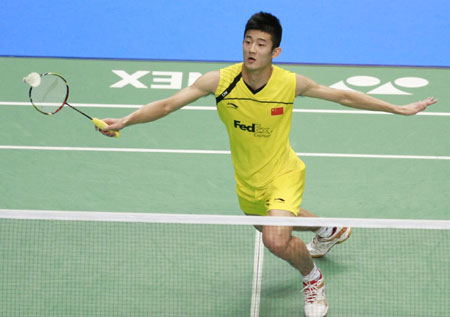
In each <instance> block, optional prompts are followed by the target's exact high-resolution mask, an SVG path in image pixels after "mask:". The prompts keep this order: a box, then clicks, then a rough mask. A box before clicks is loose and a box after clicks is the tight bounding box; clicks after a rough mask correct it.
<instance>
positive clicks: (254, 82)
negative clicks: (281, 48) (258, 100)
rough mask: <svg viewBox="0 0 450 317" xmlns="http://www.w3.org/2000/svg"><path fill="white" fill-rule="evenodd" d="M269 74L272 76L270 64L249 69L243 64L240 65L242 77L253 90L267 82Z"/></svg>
mask: <svg viewBox="0 0 450 317" xmlns="http://www.w3.org/2000/svg"><path fill="white" fill-rule="evenodd" d="M270 76H272V65H269V66H268V67H265V68H263V69H258V70H249V69H247V68H246V67H245V65H244V66H243V67H242V79H243V80H244V81H245V83H246V84H247V85H249V86H250V87H251V88H252V89H254V90H258V89H259V88H261V87H262V86H264V85H265V84H267V82H268V81H269V79H270Z"/></svg>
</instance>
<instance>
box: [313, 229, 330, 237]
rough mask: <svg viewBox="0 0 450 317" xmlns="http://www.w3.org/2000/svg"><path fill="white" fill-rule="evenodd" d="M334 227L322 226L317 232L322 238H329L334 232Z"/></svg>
mask: <svg viewBox="0 0 450 317" xmlns="http://www.w3.org/2000/svg"><path fill="white" fill-rule="evenodd" d="M333 229H334V228H333V227H321V228H320V229H319V230H317V231H316V234H317V235H319V237H321V238H328V237H329V236H331V234H332V233H333Z"/></svg>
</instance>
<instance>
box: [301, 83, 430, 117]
mask: <svg viewBox="0 0 450 317" xmlns="http://www.w3.org/2000/svg"><path fill="white" fill-rule="evenodd" d="M296 93H297V95H302V96H306V97H312V98H320V99H324V100H328V101H332V102H336V103H339V104H341V105H343V106H347V107H352V108H357V109H365V110H372V111H384V112H390V113H395V114H401V115H414V114H416V113H418V112H420V111H423V110H425V109H426V108H427V107H428V106H430V105H432V104H435V103H436V102H438V100H437V99H435V98H427V99H425V100H421V101H417V102H413V103H410V104H407V105H403V106H398V105H393V104H391V103H388V102H385V101H383V100H380V99H377V98H374V97H371V96H369V95H366V94H363V93H360V92H355V91H347V90H339V89H334V88H330V87H327V86H322V85H319V84H317V83H315V82H314V81H313V80H311V79H309V78H307V77H305V76H301V75H297V91H296Z"/></svg>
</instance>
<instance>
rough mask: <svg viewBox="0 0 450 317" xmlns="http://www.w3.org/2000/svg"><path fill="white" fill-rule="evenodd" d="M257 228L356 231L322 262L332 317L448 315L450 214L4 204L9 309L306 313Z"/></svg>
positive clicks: (0, 300)
mask: <svg viewBox="0 0 450 317" xmlns="http://www.w3.org/2000/svg"><path fill="white" fill-rule="evenodd" d="M253 225H280V226H286V225H289V226H295V225H301V226H311V227H316V226H352V227H353V234H352V236H351V238H350V239H349V240H348V241H346V242H345V243H343V244H341V245H338V246H336V247H334V248H333V249H332V250H331V251H330V253H329V254H327V255H326V256H325V257H324V258H321V259H316V260H315V263H316V265H317V266H318V267H319V268H320V269H321V271H322V273H323V275H324V277H325V283H326V284H325V285H326V295H327V300H328V304H329V313H328V315H330V316H377V317H379V316H445V315H448V312H449V311H450V301H449V300H448V298H449V297H450V269H449V268H450V221H419V220H382V219H337V218H301V219H293V218H278V217H245V216H205V215H180V214H170V215H168V214H144V213H142V214H130V213H105V212H68V211H27V210H0V315H2V316H252V317H255V316H283V317H285V316H302V315H303V292H302V284H301V276H300V274H299V273H298V272H297V271H296V270H295V269H293V268H292V267H291V266H289V265H288V264H286V263H285V262H284V261H282V260H280V259H278V258H276V257H275V256H274V255H272V254H271V253H270V252H269V251H268V250H267V249H265V248H264V246H263V243H262V241H261V235H260V233H259V232H258V231H256V230H255V229H254V227H253ZM295 235H296V236H298V237H299V238H301V239H302V240H304V241H305V242H309V241H310V240H311V239H312V237H313V233H311V232H301V233H297V232H296V233H295Z"/></svg>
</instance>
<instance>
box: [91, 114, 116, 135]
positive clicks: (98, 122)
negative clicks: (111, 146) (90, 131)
mask: <svg viewBox="0 0 450 317" xmlns="http://www.w3.org/2000/svg"><path fill="white" fill-rule="evenodd" d="M92 123H93V124H95V126H96V127H97V128H99V129H100V130H103V129H104V128H106V127H107V126H108V124H107V123H106V122H105V121H103V120H100V119H97V118H92ZM113 132H114V137H115V138H118V137H119V136H120V132H119V131H113Z"/></svg>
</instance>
